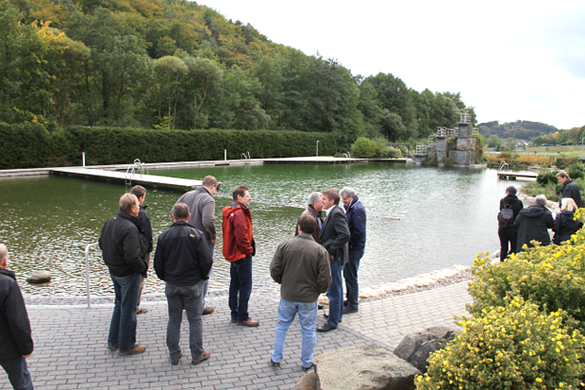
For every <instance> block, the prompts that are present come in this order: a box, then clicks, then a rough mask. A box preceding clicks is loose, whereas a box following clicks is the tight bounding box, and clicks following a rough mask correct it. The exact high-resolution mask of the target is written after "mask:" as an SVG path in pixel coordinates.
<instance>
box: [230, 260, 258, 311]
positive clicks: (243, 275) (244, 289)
mask: <svg viewBox="0 0 585 390" xmlns="http://www.w3.org/2000/svg"><path fill="white" fill-rule="evenodd" d="M230 278H231V280H230V298H229V304H230V310H231V311H232V313H231V316H232V319H233V320H237V321H238V322H244V321H247V320H248V319H249V318H250V316H249V315H248V301H249V300H250V294H251V293H252V256H246V257H244V258H243V259H242V260H238V261H234V262H232V263H231V266H230Z"/></svg>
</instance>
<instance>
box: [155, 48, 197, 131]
mask: <svg viewBox="0 0 585 390" xmlns="http://www.w3.org/2000/svg"><path fill="white" fill-rule="evenodd" d="M154 71H155V74H156V79H157V81H158V85H159V93H158V99H157V113H158V117H159V119H160V120H162V121H163V122H164V123H165V124H166V125H165V126H164V127H168V128H169V129H172V128H174V122H173V117H174V115H175V113H176V110H177V99H176V95H177V91H178V90H179V87H180V85H181V83H182V81H183V79H184V78H185V77H186V76H187V74H188V73H189V68H188V67H187V65H186V64H185V63H184V62H183V61H182V60H181V59H180V58H178V57H174V56H165V57H162V58H159V59H158V60H156V62H155V64H154ZM165 101H166V103H167V112H166V114H167V115H166V120H165V118H163V111H162V104H163V102H165Z"/></svg>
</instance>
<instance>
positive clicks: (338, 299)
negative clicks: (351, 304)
mask: <svg viewBox="0 0 585 390" xmlns="http://www.w3.org/2000/svg"><path fill="white" fill-rule="evenodd" d="M342 272H343V260H342V259H339V258H337V257H336V258H334V259H333V260H331V285H330V286H329V290H327V298H329V318H327V325H329V326H330V327H332V328H337V325H339V322H340V321H341V318H342V317H343V279H342V277H341V273H342Z"/></svg>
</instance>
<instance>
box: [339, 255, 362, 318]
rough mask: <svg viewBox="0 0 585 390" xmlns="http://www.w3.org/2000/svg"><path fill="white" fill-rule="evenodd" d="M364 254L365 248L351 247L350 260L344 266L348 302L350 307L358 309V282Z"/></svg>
mask: <svg viewBox="0 0 585 390" xmlns="http://www.w3.org/2000/svg"><path fill="white" fill-rule="evenodd" d="M363 255H364V248H359V249H350V250H349V262H348V263H347V264H346V265H345V267H344V268H343V277H344V278H345V289H346V290H347V303H348V305H349V307H351V308H353V309H356V310H357V309H358V306H359V303H358V299H359V295H360V286H359V283H358V270H359V268H360V260H361V258H362V257H363Z"/></svg>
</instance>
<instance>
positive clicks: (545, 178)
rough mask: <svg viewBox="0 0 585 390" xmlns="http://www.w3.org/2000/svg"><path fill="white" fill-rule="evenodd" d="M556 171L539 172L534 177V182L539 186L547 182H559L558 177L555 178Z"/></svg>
mask: <svg viewBox="0 0 585 390" xmlns="http://www.w3.org/2000/svg"><path fill="white" fill-rule="evenodd" d="M557 173H558V171H555V172H542V173H539V174H538V176H537V177H536V182H537V183H538V184H540V185H541V186H545V185H547V184H548V183H554V184H555V185H556V184H558V183H559V179H558V178H557Z"/></svg>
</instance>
